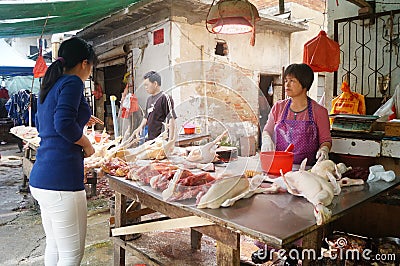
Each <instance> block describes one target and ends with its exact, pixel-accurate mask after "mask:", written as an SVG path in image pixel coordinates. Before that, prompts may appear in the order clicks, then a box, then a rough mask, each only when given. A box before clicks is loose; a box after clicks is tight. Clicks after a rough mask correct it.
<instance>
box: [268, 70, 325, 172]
mask: <svg viewBox="0 0 400 266" xmlns="http://www.w3.org/2000/svg"><path fill="white" fill-rule="evenodd" d="M283 79H284V82H285V93H286V95H287V96H289V98H288V99H285V100H281V101H278V102H277V103H275V104H274V106H273V107H272V109H271V112H270V113H269V115H268V121H267V124H266V125H265V127H264V130H263V133H262V146H261V151H273V150H277V151H283V150H285V149H286V148H287V147H288V146H289V144H291V143H292V144H294V150H293V153H294V163H295V164H300V163H301V162H302V161H303V159H305V158H307V165H313V164H314V163H315V162H316V161H322V160H326V159H328V153H329V151H330V148H331V146H332V138H331V134H330V125H329V117H328V110H327V109H326V108H325V107H323V106H321V105H319V104H318V103H317V102H316V101H314V100H312V99H311V98H310V97H308V96H307V91H309V90H310V88H311V85H312V83H313V81H314V72H313V70H312V69H311V68H310V67H309V66H308V65H306V64H292V65H289V66H288V67H287V68H286V70H285V73H284V76H283Z"/></svg>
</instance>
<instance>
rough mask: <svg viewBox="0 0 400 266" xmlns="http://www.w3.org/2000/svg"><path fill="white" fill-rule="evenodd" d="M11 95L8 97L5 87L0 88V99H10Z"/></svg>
mask: <svg viewBox="0 0 400 266" xmlns="http://www.w3.org/2000/svg"><path fill="white" fill-rule="evenodd" d="M9 98H10V95H8V90H7V89H6V88H5V87H1V88H0V99H7V100H8V99H9Z"/></svg>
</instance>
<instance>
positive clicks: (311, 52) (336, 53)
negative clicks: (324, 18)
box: [303, 31, 340, 72]
mask: <svg viewBox="0 0 400 266" xmlns="http://www.w3.org/2000/svg"><path fill="white" fill-rule="evenodd" d="M303 63H305V64H307V65H309V66H310V67H311V68H312V70H313V71H314V72H334V71H337V70H338V68H339V63H340V48H339V44H338V43H337V42H335V41H334V40H331V39H329V38H328V36H327V35H326V32H325V31H320V33H319V34H318V36H317V37H315V38H313V39H311V40H309V41H308V42H306V44H304V53H303Z"/></svg>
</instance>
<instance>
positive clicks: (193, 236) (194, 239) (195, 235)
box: [190, 228, 203, 250]
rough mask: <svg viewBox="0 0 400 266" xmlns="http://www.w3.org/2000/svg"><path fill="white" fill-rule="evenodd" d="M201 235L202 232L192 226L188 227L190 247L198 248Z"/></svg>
mask: <svg viewBox="0 0 400 266" xmlns="http://www.w3.org/2000/svg"><path fill="white" fill-rule="evenodd" d="M202 236H203V234H202V233H200V232H198V231H196V230H194V229H193V228H190V244H191V246H192V249H195V250H200V248H201V237H202Z"/></svg>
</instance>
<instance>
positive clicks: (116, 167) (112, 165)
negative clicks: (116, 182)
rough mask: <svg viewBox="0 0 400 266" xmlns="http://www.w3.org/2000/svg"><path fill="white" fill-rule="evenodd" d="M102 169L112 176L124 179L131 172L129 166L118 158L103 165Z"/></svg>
mask: <svg viewBox="0 0 400 266" xmlns="http://www.w3.org/2000/svg"><path fill="white" fill-rule="evenodd" d="M101 169H102V170H103V171H104V172H105V173H107V174H110V175H113V176H119V177H124V176H126V175H127V174H128V172H129V167H128V164H127V163H126V162H125V161H124V160H122V159H120V158H118V157H114V158H111V159H110V160H108V161H106V162H105V163H103V164H102V166H101Z"/></svg>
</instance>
